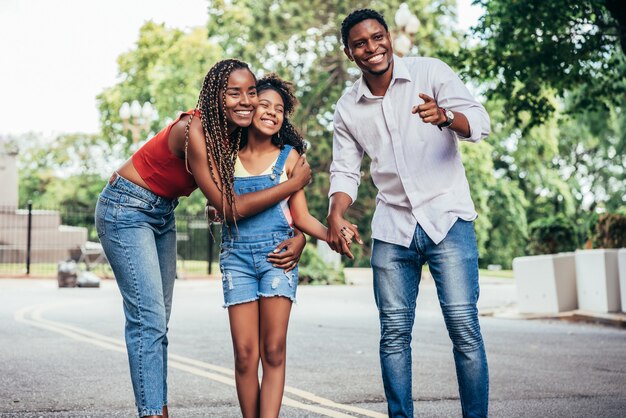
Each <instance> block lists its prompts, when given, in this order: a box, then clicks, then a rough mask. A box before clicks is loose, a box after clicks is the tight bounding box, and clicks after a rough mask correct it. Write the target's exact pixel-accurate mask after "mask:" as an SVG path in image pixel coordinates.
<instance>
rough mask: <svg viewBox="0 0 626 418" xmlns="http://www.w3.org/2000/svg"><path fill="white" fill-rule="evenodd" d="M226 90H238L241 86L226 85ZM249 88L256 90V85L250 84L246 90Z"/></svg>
mask: <svg viewBox="0 0 626 418" xmlns="http://www.w3.org/2000/svg"><path fill="white" fill-rule="evenodd" d="M226 90H236V91H240V90H241V87H230V86H226ZM250 90H256V86H250V87H248V91H250Z"/></svg>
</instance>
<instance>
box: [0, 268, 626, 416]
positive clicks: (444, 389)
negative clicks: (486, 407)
mask: <svg viewBox="0 0 626 418" xmlns="http://www.w3.org/2000/svg"><path fill="white" fill-rule="evenodd" d="M511 283H512V282H509V283H508V284H506V283H505V284H503V283H502V282H490V281H486V282H485V283H483V284H482V286H481V303H480V308H481V310H482V311H483V312H486V311H488V310H489V309H491V308H499V307H502V306H511V304H513V303H514V300H515V293H514V292H515V287H514V285H513V284H511ZM221 303H222V296H221V287H220V283H218V282H216V281H208V280H183V281H180V282H179V283H177V285H176V289H175V295H174V310H173V314H172V319H171V322H170V333H169V336H170V353H171V358H170V376H169V393H170V411H171V412H170V416H171V417H173V418H186V417H192V418H193V417H237V416H240V414H239V407H238V404H237V397H236V393H235V388H234V379H233V372H232V368H233V360H232V348H231V341H230V334H229V330H228V320H227V313H226V311H224V310H223V309H222V308H221ZM418 306H419V308H418V314H417V319H416V324H415V328H414V331H413V335H414V340H413V345H412V346H413V356H414V362H413V376H414V380H413V381H414V388H413V396H414V399H415V411H416V416H419V417H455V416H460V415H461V413H460V406H459V400H458V393H457V387H456V378H455V374H454V364H453V361H452V353H451V344H450V342H449V340H448V337H447V334H446V331H445V328H444V325H443V319H442V317H441V314H440V312H439V308H438V305H437V302H436V297H435V293H434V289H433V287H432V285H430V284H429V283H425V284H424V285H423V286H422V288H421V291H420V297H419V302H418ZM123 323H124V319H123V314H122V309H121V298H120V296H119V294H118V291H117V288H116V286H115V283H114V282H112V281H104V282H103V285H102V287H101V288H100V289H58V288H57V287H56V281H54V280H26V279H0V338H1V340H0V341H1V344H0V417H131V416H133V414H134V406H133V400H132V399H133V398H132V391H131V386H130V379H129V376H128V364H127V359H126V354H125V348H124V344H123V339H124V337H123ZM481 325H482V329H483V333H484V337H485V342H486V345H487V355H488V359H489V367H490V381H491V391H490V413H491V416H492V417H533V418H536V417H594V418H600V417H624V416H626V330H624V329H620V328H611V327H607V326H603V325H593V324H584V323H572V322H558V321H539V320H532V321H528V320H519V319H517V320H513V319H499V318H494V317H483V318H481ZM281 416H283V417H350V416H359V417H384V416H386V403H385V400H384V394H383V389H382V382H381V379H380V372H379V365H378V319H377V312H376V309H375V306H374V302H373V297H372V290H371V287H370V286H308V287H306V286H302V287H300V288H299V289H298V304H297V305H296V306H295V307H294V309H293V314H292V318H291V322H290V330H289V337H288V349H287V388H286V392H285V399H284V405H283V409H282V412H281Z"/></svg>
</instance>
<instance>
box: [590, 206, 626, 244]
mask: <svg viewBox="0 0 626 418" xmlns="http://www.w3.org/2000/svg"><path fill="white" fill-rule="evenodd" d="M594 243H596V244H597V246H598V247H600V248H626V215H621V214H617V213H605V214H603V215H601V216H600V218H599V219H598V223H597V224H596V231H595V236H594Z"/></svg>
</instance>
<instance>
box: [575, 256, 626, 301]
mask: <svg viewBox="0 0 626 418" xmlns="http://www.w3.org/2000/svg"><path fill="white" fill-rule="evenodd" d="M576 285H577V288H578V307H579V309H581V310H586V311H592V312H601V313H608V312H619V311H620V310H621V303H620V289H619V287H620V283H619V277H618V269H617V250H615V249H596V250H576Z"/></svg>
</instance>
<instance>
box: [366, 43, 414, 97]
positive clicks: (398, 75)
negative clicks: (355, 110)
mask: <svg viewBox="0 0 626 418" xmlns="http://www.w3.org/2000/svg"><path fill="white" fill-rule="evenodd" d="M396 80H407V81H412V79H411V74H410V73H409V69H408V68H407V67H406V64H405V63H404V60H403V59H402V58H400V57H399V56H397V55H395V54H394V55H393V74H392V75H391V83H390V84H389V87H390V88H391V86H393V84H394V83H395V82H396ZM358 83H359V84H358V86H357V91H356V98H355V100H354V102H355V103H358V102H359V100H361V98H362V97H363V96H365V97H369V98H373V97H375V96H374V95H373V94H372V92H371V91H370V89H369V87H367V83H366V82H365V79H364V78H363V73H361V78H359V80H358Z"/></svg>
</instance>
